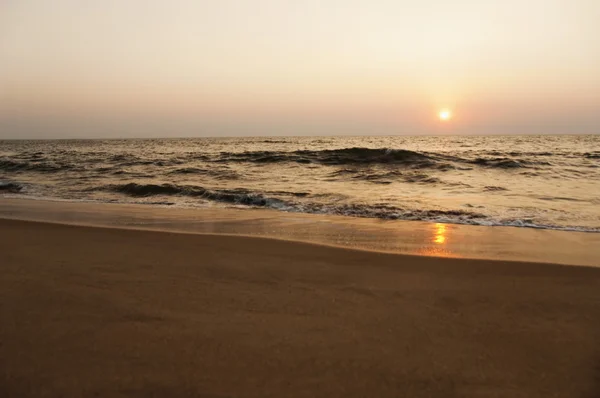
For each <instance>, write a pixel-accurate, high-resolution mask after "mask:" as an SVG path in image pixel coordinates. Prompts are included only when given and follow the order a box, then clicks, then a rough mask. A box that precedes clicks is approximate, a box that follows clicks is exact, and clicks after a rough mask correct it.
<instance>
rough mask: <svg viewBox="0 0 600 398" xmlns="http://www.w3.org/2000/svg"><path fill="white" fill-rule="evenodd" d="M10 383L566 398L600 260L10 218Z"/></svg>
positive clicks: (593, 387)
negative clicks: (546, 259)
mask: <svg viewBox="0 0 600 398" xmlns="http://www.w3.org/2000/svg"><path fill="white" fill-rule="evenodd" d="M0 242H1V243H0V245H2V252H3V263H2V270H3V278H0V303H2V304H1V306H0V309H1V310H0V325H2V326H0V341H2V342H3V344H1V345H0V395H2V396H3V397H7V398H12V397H25V398H26V397H37V396H45V397H50V398H54V397H63V398H70V397H80V396H96V395H97V396H103V397H109V398H111V397H115V398H117V397H123V396H127V397H147V396H173V397H248V398H259V397H281V396H286V397H298V398H300V397H306V396H313V397H357V398H358V397H363V396H377V397H382V398H385V397H390V398H391V397H397V396H402V395H403V394H404V395H406V396H411V397H423V398H425V397H440V398H441V397H448V396H450V397H452V396H456V397H458V396H460V397H483V396H523V397H525V396H526V397H533V398H537V397H540V398H541V397H544V398H545V397H548V396H554V397H572V396H581V397H584V396H595V394H597V393H598V392H599V391H600V373H599V372H598V370H599V369H600V368H598V364H600V347H599V346H598V341H599V340H598V337H599V336H600V315H599V314H600V301H598V292H599V291H600V269H598V268H592V267H570V266H561V265H552V264H544V263H523V262H509V261H489V260H466V259H459V258H435V257H426V256H410V255H402V254H385V253H377V252H368V251H356V250H350V249H347V248H335V247H329V246H319V245H314V244H310V243H302V242H294V241H284V240H273V239H264V238H260V237H242V236H223V235H198V234H176V233H170V232H154V231H143V230H128V229H105V228H96V227H82V226H69V225H60V224H45V223H32V222H26V221H11V220H0Z"/></svg>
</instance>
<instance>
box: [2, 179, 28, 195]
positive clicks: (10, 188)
mask: <svg viewBox="0 0 600 398" xmlns="http://www.w3.org/2000/svg"><path fill="white" fill-rule="evenodd" d="M22 189H23V186H22V185H19V184H17V183H14V182H8V181H0V192H3V193H6V192H7V193H17V192H20V191H21V190H22Z"/></svg>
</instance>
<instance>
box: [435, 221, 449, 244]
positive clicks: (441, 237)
mask: <svg viewBox="0 0 600 398" xmlns="http://www.w3.org/2000/svg"><path fill="white" fill-rule="evenodd" d="M433 242H434V243H437V244H438V245H443V244H444V243H446V224H435V235H434V237H433Z"/></svg>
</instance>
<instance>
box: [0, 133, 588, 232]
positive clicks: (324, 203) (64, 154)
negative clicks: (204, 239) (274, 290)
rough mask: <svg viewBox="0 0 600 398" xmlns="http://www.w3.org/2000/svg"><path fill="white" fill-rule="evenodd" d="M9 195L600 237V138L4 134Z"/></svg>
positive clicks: (3, 176)
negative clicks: (599, 234) (69, 137)
mask: <svg viewBox="0 0 600 398" xmlns="http://www.w3.org/2000/svg"><path fill="white" fill-rule="evenodd" d="M0 197H7V198H24V199H32V200H53V201H56V200H58V201H86V202H106V203H136V204H144V205H147V206H162V207H175V208H181V207H185V208H197V209H198V210H199V211H200V210H201V209H205V208H208V207H215V206H218V207H236V208H239V207H242V208H248V209H253V208H261V209H272V210H273V211H280V212H299V213H312V214H327V215H344V216H351V217H368V218H376V219H381V220H421V221H426V222H436V223H456V224H473V225H488V226H513V227H523V228H547V229H556V230H572V231H584V232H600V136H598V135H564V136H557V135H552V136H543V135H531V136H515V135H512V136H418V137H408V136H386V137H252V138H185V139H126V140H47V141H45V140H35V141H33V140H32V141H25V140H11V141H0ZM0 205H1V202H0Z"/></svg>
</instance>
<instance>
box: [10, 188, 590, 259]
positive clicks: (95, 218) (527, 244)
mask: <svg viewBox="0 0 600 398" xmlns="http://www.w3.org/2000/svg"><path fill="white" fill-rule="evenodd" d="M0 204H2V206H0V219H12V220H23V221H32V222H47V223H55V224H65V225H79V226H89V227H103V228H116V229H129V230H146V231H158V232H161V231H162V232H178V233H187V234H216V235H223V236H227V235H232V236H250V237H265V238H272V239H277V240H283V241H293V242H307V243H314V244H319V245H324V246H332V247H339V248H350V249H356V250H364V251H371V252H380V253H396V254H408V255H417V256H431V257H451V258H470V259H483V260H498V261H524V262H542V263H551V264H562V265H579V266H592V267H598V266H600V234H594V233H587V232H577V231H556V230H546V229H530V228H518V227H498V226H477V225H460V224H443V223H430V222H424V221H406V220H377V219H365V218H355V217H347V216H331V215H315V214H304V213H287V212H279V211H276V210H269V209H245V208H240V209H236V208H223V207H217V206H215V207H209V208H174V207H169V206H153V205H146V204H117V203H94V202H71V201H45V200H29V199H9V198H0ZM565 247H568V251H567V250H565Z"/></svg>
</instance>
